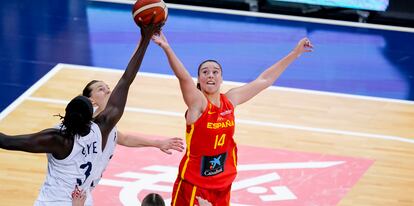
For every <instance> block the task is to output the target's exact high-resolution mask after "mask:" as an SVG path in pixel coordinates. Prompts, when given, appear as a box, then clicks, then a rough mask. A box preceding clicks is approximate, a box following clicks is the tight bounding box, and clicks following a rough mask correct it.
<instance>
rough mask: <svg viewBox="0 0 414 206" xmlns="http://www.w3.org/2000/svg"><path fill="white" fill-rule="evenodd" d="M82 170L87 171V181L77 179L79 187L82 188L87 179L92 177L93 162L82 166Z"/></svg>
mask: <svg viewBox="0 0 414 206" xmlns="http://www.w3.org/2000/svg"><path fill="white" fill-rule="evenodd" d="M80 168H81V169H85V168H86V170H85V180H84V181H82V180H81V179H76V182H77V183H78V185H79V186H81V185H82V184H83V183H85V182H86V179H88V177H89V175H91V170H92V163H91V162H87V163H85V164H82V165H81V166H80Z"/></svg>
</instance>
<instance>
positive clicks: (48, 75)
mask: <svg viewBox="0 0 414 206" xmlns="http://www.w3.org/2000/svg"><path fill="white" fill-rule="evenodd" d="M62 67H63V65H62V64H58V65H56V66H55V67H53V68H52V69H51V70H50V71H49V72H48V73H46V74H45V75H44V76H43V77H42V78H40V79H39V80H38V81H37V82H36V83H35V84H33V85H32V86H31V87H30V88H29V89H28V90H26V91H25V92H24V93H23V94H22V95H20V96H19V97H18V98H17V99H16V100H14V101H13V102H12V103H11V104H10V105H9V106H8V107H6V108H5V109H4V110H3V111H2V112H1V113H0V121H2V120H3V119H4V118H5V117H6V116H7V115H9V114H10V113H11V112H12V111H13V110H15V109H16V107H18V106H19V105H20V104H21V103H22V102H23V101H24V100H26V99H27V98H28V97H29V96H30V95H32V94H33V93H34V92H35V91H36V90H37V89H39V87H41V86H42V85H43V84H44V83H46V82H47V81H48V80H49V79H50V78H52V77H53V76H54V75H55V74H56V73H57V72H58V71H59V70H61V69H62Z"/></svg>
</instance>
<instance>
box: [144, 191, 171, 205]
mask: <svg viewBox="0 0 414 206" xmlns="http://www.w3.org/2000/svg"><path fill="white" fill-rule="evenodd" d="M141 206H165V202H164V199H162V197H161V195H159V194H157V193H150V194H148V195H147V196H145V198H144V199H143V200H142V204H141Z"/></svg>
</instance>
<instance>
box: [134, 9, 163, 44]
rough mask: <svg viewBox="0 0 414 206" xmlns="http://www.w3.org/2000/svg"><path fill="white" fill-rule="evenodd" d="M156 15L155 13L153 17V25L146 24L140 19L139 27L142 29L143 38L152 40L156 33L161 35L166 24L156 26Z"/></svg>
mask: <svg viewBox="0 0 414 206" xmlns="http://www.w3.org/2000/svg"><path fill="white" fill-rule="evenodd" d="M155 17H156V13H155V12H154V13H153V14H152V17H151V23H149V24H144V23H143V22H144V21H143V20H142V19H141V18H138V25H139V27H140V28H141V35H142V37H143V38H147V39H149V38H151V37H152V35H154V34H155V33H160V31H161V28H162V26H164V22H162V23H157V24H155V23H154V22H155Z"/></svg>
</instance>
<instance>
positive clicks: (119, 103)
mask: <svg viewBox="0 0 414 206" xmlns="http://www.w3.org/2000/svg"><path fill="white" fill-rule="evenodd" d="M154 17H155V15H154V16H153V19H154ZM162 25H163V23H158V24H154V23H150V24H148V25H144V24H141V40H140V42H139V44H138V47H137V49H136V50H135V51H134V53H133V55H132V57H131V60H130V61H129V63H128V66H127V68H126V70H125V72H124V73H123V75H122V77H121V79H120V80H119V81H118V83H117V84H116V86H115V88H114V90H113V92H112V94H111V96H110V97H109V100H108V103H107V106H106V108H105V109H104V110H103V111H102V113H100V114H99V115H98V116H97V117H96V119H95V122H96V123H97V124H98V125H99V127H100V129H101V132H102V137H103V138H102V148H104V147H105V145H106V140H107V136H108V134H109V132H110V131H111V130H112V128H113V127H114V126H115V125H116V123H117V122H118V121H119V119H120V118H121V116H122V114H123V112H124V109H125V104H126V101H127V95H128V91H129V87H130V85H131V84H132V82H133V81H134V79H135V76H136V74H137V72H138V70H139V68H140V66H141V63H142V60H143V58H144V54H145V52H146V50H147V47H148V44H149V42H150V40H151V36H152V35H153V34H154V32H155V31H159V30H160V28H161V26H162Z"/></svg>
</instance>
